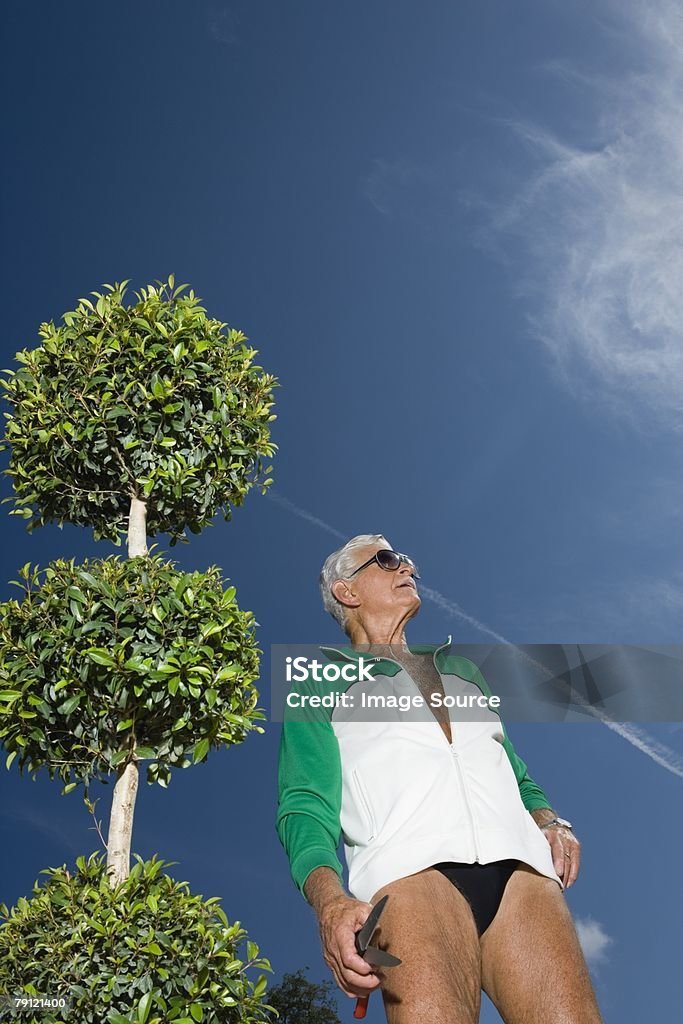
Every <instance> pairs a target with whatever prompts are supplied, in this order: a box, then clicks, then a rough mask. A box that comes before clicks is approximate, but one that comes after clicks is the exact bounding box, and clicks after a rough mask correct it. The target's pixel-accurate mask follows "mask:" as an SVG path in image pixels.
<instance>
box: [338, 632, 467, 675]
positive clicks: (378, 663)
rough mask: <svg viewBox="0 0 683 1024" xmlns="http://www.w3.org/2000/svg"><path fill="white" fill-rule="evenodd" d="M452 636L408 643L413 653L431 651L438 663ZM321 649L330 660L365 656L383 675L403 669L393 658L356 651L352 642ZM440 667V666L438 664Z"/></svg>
mask: <svg viewBox="0 0 683 1024" xmlns="http://www.w3.org/2000/svg"><path fill="white" fill-rule="evenodd" d="M451 641H452V637H451V636H450V634H449V636H448V639H447V640H446V641H445V642H444V643H442V644H408V650H409V651H410V653H411V654H429V653H431V654H432V656H433V658H434V663H435V664H436V655H437V654H438V653H439V652H440V651H442V650H443V648H444V647H450V645H451ZM320 650H321V651H322V652H323V654H325V655H326V656H327V657H328V658H329V660H330V661H344V660H347V661H358V659H359V658H361V657H362V658H364V659H365V661H371V662H374V664H375V667H376V668H377V669H378V671H380V672H381V673H382V675H386V676H393V675H396V673H397V672H400V671H401V668H402V666H401V665H399V663H398V662H397V661H394V660H393V658H383V657H376V656H373V655H371V654H370V652H369V651H367V652H366V651H356V650H355V649H354V648H353V647H352V646H351V645H350V644H344V645H343V646H342V647H324V646H321V647H320ZM437 668H438V666H437Z"/></svg>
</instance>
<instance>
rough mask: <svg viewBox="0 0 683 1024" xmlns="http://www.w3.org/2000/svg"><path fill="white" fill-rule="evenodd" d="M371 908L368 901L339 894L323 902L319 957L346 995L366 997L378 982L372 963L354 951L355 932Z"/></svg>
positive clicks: (361, 925)
mask: <svg viewBox="0 0 683 1024" xmlns="http://www.w3.org/2000/svg"><path fill="white" fill-rule="evenodd" d="M371 910H372V904H371V903H362V902H361V901H360V900H354V899H352V898H351V897H350V896H345V895H341V896H336V897H335V898H334V899H333V900H331V901H329V902H328V903H326V904H325V906H324V907H323V909H322V912H321V914H320V918H319V922H320V939H321V942H322V947H323V958H324V960H325V963H326V964H327V966H328V967H329V968H330V970H331V971H332V973H333V974H334V978H335V981H336V982H337V985H339V988H340V989H341V990H342V992H345V993H346V995H347V996H367V995H369V994H370V993H371V992H373V991H374V990H375V989H376V988H378V987H379V985H380V980H379V978H378V977H377V975H376V974H375V973H374V971H373V968H372V966H371V965H370V964H369V963H368V962H367V961H366V960H364V959H363V957H362V956H360V955H359V954H358V953H357V952H356V943H355V933H356V932H357V931H358V930H359V928H362V927H363V925H364V924H365V922H366V920H367V918H368V915H369V914H370V911H371Z"/></svg>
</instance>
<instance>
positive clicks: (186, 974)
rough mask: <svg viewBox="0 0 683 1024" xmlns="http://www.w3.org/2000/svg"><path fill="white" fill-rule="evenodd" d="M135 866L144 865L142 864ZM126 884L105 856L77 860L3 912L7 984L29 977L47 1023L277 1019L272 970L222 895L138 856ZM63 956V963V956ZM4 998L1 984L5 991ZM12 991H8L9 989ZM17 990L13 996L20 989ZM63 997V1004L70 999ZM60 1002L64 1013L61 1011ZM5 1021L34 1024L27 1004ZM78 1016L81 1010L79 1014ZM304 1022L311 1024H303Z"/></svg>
mask: <svg viewBox="0 0 683 1024" xmlns="http://www.w3.org/2000/svg"><path fill="white" fill-rule="evenodd" d="M136 856H137V855H136ZM137 861H138V863H137V864H135V865H134V867H133V869H132V870H131V872H130V876H129V878H128V879H127V880H126V882H125V883H124V884H123V885H122V886H120V887H117V888H116V889H113V890H112V889H111V888H110V886H109V884H108V879H107V875H106V872H105V870H104V864H103V858H102V855H101V854H93V855H92V856H91V857H89V858H88V860H87V862H86V860H85V858H84V857H79V858H78V859H77V862H76V863H77V870H76V873H75V874H71V873H70V872H69V871H67V870H66V868H65V867H64V866H63V867H61V868H48V869H46V870H45V871H42V872H41V874H45V875H47V876H48V877H47V879H46V881H45V884H44V885H42V886H40V885H38V884H36V885H35V886H34V888H33V899H32V900H26V899H23V898H22V899H20V900H19V902H18V904H17V906H16V907H14V908H13V909H12V910H11V911H10V910H8V908H7V907H6V906H5V905H4V904H0V916H2V917H4V918H5V919H6V923H5V924H4V925H3V927H2V928H0V963H2V967H1V968H0V978H2V979H3V980H4V979H5V978H8V977H11V978H12V979H21V978H23V979H26V980H25V982H24V984H23V987H22V991H23V992H25V993H26V996H28V997H34V998H40V997H41V996H42V995H43V994H44V993H54V996H53V998H52V1000H51V1002H53V1003H56V1004H57V1005H54V1006H47V1007H45V1008H43V1007H40V1009H39V1011H38V1012H36V1014H35V1016H34V1017H33V1018H32V1019H33V1020H35V1021H36V1022H38V1021H40V1024H59V1022H64V1024H72V1022H73V1021H78V1024H103V1022H104V1021H106V1022H107V1024H129V1022H131V1021H132V1022H135V1024H143V1022H144V1024H166V1022H167V1021H173V1022H175V1024H196V1022H197V1021H203V1022H204V1024H214V1022H215V1024H219V1022H220V1024H233V1022H235V1024H236V1022H239V1024H256V1022H263V1021H270V1020H272V1017H271V1015H270V1013H269V1011H270V1010H272V1006H270V1005H265V1004H264V1003H263V998H262V997H263V994H264V992H265V990H266V975H265V974H261V975H260V976H259V977H258V978H257V980H256V982H255V983H254V982H252V981H251V980H250V979H249V978H248V977H247V974H246V972H247V970H248V969H249V968H265V969H266V970H270V965H269V963H268V961H267V960H265V959H263V958H261V957H259V955H258V948H257V947H256V945H255V943H253V942H247V943H246V946H247V952H246V958H245V959H242V958H241V956H240V952H239V947H240V945H241V944H242V943H243V942H244V940H245V939H246V932H245V931H244V929H243V928H242V927H241V925H240V923H239V921H236V922H234V924H232V925H231V924H229V922H228V919H227V918H226V916H225V913H224V912H223V910H222V909H221V908H220V907H219V906H217V905H216V904H217V902H218V897H215V896H214V897H212V898H211V899H209V900H206V901H204V900H202V898H201V896H194V895H192V894H191V893H190V891H189V887H188V884H187V882H176V881H174V880H173V879H172V878H169V877H168V875H165V874H164V873H163V871H162V868H163V867H165V866H168V865H170V864H173V863H175V862H174V861H163V860H158V859H157V858H156V857H152V859H151V860H149V861H143V860H142V858H141V857H137ZM56 954H58V955H56ZM3 990H5V986H4V985H3ZM6 991H9V992H11V991H12V990H11V989H7V990H6ZM15 991H16V990H15ZM64 993H66V995H64ZM61 1000H64V1002H65V1003H66V1005H64V1006H60V1005H59V1003H60V1001H61ZM5 1005H6V1009H5V1013H4V1014H3V1019H5V1020H7V1019H10V1020H20V1021H24V1022H26V1020H27V1011H26V1008H25V1007H24V1006H21V1005H19V1006H17V1007H16V1008H13V1007H12V1005H11V1004H9V1003H6V1004H5ZM74 1009H75V1011H76V1012H74ZM302 1024H303V1022H302Z"/></svg>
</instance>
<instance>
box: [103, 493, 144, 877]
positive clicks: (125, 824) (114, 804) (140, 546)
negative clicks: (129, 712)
mask: <svg viewBox="0 0 683 1024" xmlns="http://www.w3.org/2000/svg"><path fill="white" fill-rule="evenodd" d="M146 554H147V503H146V502H144V501H141V500H140V498H136V496H135V495H134V494H132V495H131V498H130V512H129V514H128V557H129V558H135V557H136V556H137V555H146ZM133 742H134V741H133ZM139 774H140V773H139V769H138V765H137V761H135V760H132V761H129V762H128V764H126V765H125V767H122V768H119V772H118V776H119V777H118V779H117V781H116V785H115V786H114V794H113V796H112V801H111V816H110V819H109V835H108V836H107V873H108V875H109V884H110V885H111V887H112V889H115V888H116V886H117V885H119V884H120V883H121V882H125V880H126V879H127V878H128V876H129V874H130V844H131V839H132V836H133V815H134V813H135V799H136V797H137V794H138V781H139Z"/></svg>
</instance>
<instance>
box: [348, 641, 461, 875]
mask: <svg viewBox="0 0 683 1024" xmlns="http://www.w3.org/2000/svg"><path fill="white" fill-rule="evenodd" d="M450 642H451V638H450V636H449V638H448V640H447V641H446V643H445V644H441V647H447V646H448V644H450ZM441 647H437V649H436V650H435V651H434V652H433V654H432V664H433V665H434V668H435V669H436V671H437V672H438V673H439V678H440V679H441V673H440V672H439V669H438V668H437V664H436V656H437V654H438V653H439V651H440V650H441ZM329 649H330V650H333V651H336V653H337V654H341V655H342V656H343V657H344V658H348V659H349V660H351V661H353V660H354V659H353V658H352V657H351V655H350V654H346V653H345V652H344V651H339V650H337V649H336V648H334V647H331V648H329ZM368 660H369V661H390V662H391V663H392V664H393V665H398V667H399V668H400V669H403V671H404V672H405V671H406V670H405V669H404V668H403V665H401V663H400V662H399V661H396V660H395V659H394V658H384V657H376V658H369V659H368ZM407 675H408V677H409V678H411V682H412V683H413V685H415V681H414V680H413V679H412V677H411V676H410V673H409V672H408V673H407ZM442 685H443V682H442ZM449 718H450V716H449ZM434 724H435V725H436V726H437V728H438V730H439V732H440V733H441V735H442V736H443V738H444V739H445V740H446V743H448V739H447V737H446V736H445V735H444V732H443V729H442V728H441V725H440V724H439V722H437V721H436V718H435V720H434ZM450 727H451V738H452V737H453V735H454V730H453V722H450ZM448 746H449V748H450V751H451V762H452V763H453V764H454V765H455V769H456V771H457V773H458V779H459V781H460V788H461V790H462V793H463V796H464V798H465V807H466V808H467V814H468V816H469V820H470V828H471V829H472V843H473V845H474V860H475V862H476V863H477V864H478V863H479V845H478V843H477V826H476V823H475V820H474V813H473V811H472V804H471V803H470V795H469V790H468V789H467V786H466V784H465V776H464V774H463V770H462V766H461V764H460V758H459V755H458V751H457V750H456V747H455V743H448ZM352 774H353V776H354V778H355V779H356V788H357V789H358V792H359V793H360V794H361V801H362V803H363V804H364V806H365V809H366V812H367V814H368V820H369V821H370V825H371V827H372V828H373V829H374V827H375V826H374V820H373V818H372V814H371V812H370V810H369V807H368V801H367V798H366V797H365V795H364V793H363V792H362V789H361V786H360V784H359V783H360V778H359V776H358V775H357V774H356V770H355V768H354V769H352ZM373 838H374V836H373Z"/></svg>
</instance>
